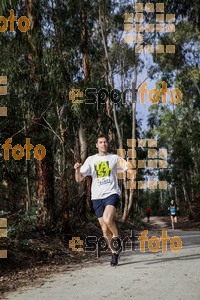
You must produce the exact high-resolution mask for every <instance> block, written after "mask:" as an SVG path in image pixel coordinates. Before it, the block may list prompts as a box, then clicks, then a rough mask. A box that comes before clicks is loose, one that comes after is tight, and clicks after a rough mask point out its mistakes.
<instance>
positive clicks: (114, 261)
mask: <svg viewBox="0 0 200 300" xmlns="http://www.w3.org/2000/svg"><path fill="white" fill-rule="evenodd" d="M118 259H119V253H112V257H111V262H110V265H111V266H112V267H115V266H117V265H118Z"/></svg>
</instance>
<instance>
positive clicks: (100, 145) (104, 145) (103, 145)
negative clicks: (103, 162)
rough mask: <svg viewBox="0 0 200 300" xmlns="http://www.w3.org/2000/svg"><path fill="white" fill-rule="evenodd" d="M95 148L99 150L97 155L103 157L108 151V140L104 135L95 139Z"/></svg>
mask: <svg viewBox="0 0 200 300" xmlns="http://www.w3.org/2000/svg"><path fill="white" fill-rule="evenodd" d="M96 147H97V149H98V150H99V154H102V155H105V154H106V153H107V151H108V139H107V137H106V136H105V135H104V134H100V135H99V136H98V137H97V142H96Z"/></svg>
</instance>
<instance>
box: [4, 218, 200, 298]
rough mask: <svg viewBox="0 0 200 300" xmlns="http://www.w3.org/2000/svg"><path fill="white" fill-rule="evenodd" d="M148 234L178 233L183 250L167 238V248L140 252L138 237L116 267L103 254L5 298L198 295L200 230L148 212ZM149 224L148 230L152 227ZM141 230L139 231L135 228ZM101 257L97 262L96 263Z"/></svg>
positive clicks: (199, 288) (178, 296)
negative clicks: (173, 246) (172, 223)
mask: <svg viewBox="0 0 200 300" xmlns="http://www.w3.org/2000/svg"><path fill="white" fill-rule="evenodd" d="M148 226H149V235H148V237H149V238H150V236H151V235H152V231H153V234H154V235H155V230H156V231H157V230H158V232H157V233H156V235H157V236H158V237H160V235H161V232H160V230H162V229H167V233H168V236H169V237H170V239H171V238H173V237H174V236H179V237H180V239H181V240H182V249H180V250H179V251H178V252H173V251H172V250H171V248H170V247H171V245H170V243H169V242H168V248H167V251H166V252H162V247H161V246H160V248H159V250H158V251H157V252H152V251H150V250H149V249H148V241H147V242H146V244H145V252H144V253H142V252H141V251H140V245H139V241H138V243H136V245H135V250H130V251H126V252H123V253H122V255H121V258H120V262H119V266H118V267H116V268H113V267H110V265H109V262H110V256H109V255H102V257H100V258H97V259H96V262H93V263H89V262H88V263H87V264H85V265H84V267H82V268H80V267H77V269H75V270H74V271H66V270H64V269H63V272H62V274H56V275H54V276H51V277H49V278H47V279H46V280H45V282H43V283H41V284H38V285H37V286H30V287H29V288H24V289H22V290H20V291H17V292H14V293H10V294H8V295H7V296H6V297H5V298H4V299H8V300H11V299H12V300H27V299H31V300H43V299H44V300H45V299H49V300H55V299H58V300H66V299H67V300H68V299H70V300H76V299H77V300H78V299H81V300H93V299H95V300H96V299H97V300H102V299H109V300H116V299H135V300H146V299H148V300H154V299H160V300H162V299H165V300H171V299H175V300H186V299H190V298H192V299H193V300H199V295H200V279H199V278H200V232H197V231H181V230H175V231H174V232H172V231H171V230H170V229H169V225H167V224H166V223H165V222H164V221H162V220H161V219H160V218H159V217H151V222H150V224H149V225H148ZM151 228H152V230H151ZM140 234H141V233H140ZM99 262H100V263H99Z"/></svg>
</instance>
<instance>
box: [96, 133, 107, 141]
mask: <svg viewBox="0 0 200 300" xmlns="http://www.w3.org/2000/svg"><path fill="white" fill-rule="evenodd" d="M101 138H105V139H106V140H107V142H108V138H107V136H106V135H105V134H103V133H101V134H99V135H98V136H97V141H96V142H98V139H101Z"/></svg>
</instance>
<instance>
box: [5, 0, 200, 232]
mask: <svg viewBox="0 0 200 300" xmlns="http://www.w3.org/2000/svg"><path fill="white" fill-rule="evenodd" d="M142 2H143V1H142ZM179 2H180V3H179ZM179 2H177V1H176V3H174V1H165V4H166V9H167V10H169V12H175V13H176V15H177V16H179V17H178V18H177V26H176V32H175V33H173V34H171V35H168V36H167V37H166V36H160V39H161V41H162V39H166V38H167V39H168V40H169V42H170V40H171V41H173V43H174V41H175V44H176V53H175V54H174V55H172V56H169V55H167V54H166V55H154V56H153V60H154V61H153V62H152V65H150V66H149V68H148V70H147V72H148V74H150V75H151V78H153V77H154V79H156V76H157V78H159V79H160V78H162V79H163V80H165V81H167V82H168V85H169V86H170V84H171V85H176V86H177V87H178V88H179V89H180V90H181V91H182V93H183V100H182V102H181V104H180V105H178V106H173V105H172V104H171V105H162V104H159V105H157V106H156V105H154V106H152V107H151V108H150V113H149V118H148V124H149V131H147V132H145V133H143V132H142V128H141V124H140V120H136V119H137V118H136V117H137V114H136V110H137V104H136V103H137V101H136V94H133V97H132V99H131V100H130V101H128V100H127V101H126V103H125V104H124V105H121V104H119V105H116V106H115V105H113V104H112V103H111V101H109V99H108V97H107V102H106V104H102V105H100V107H99V109H98V110H97V107H96V105H86V104H84V103H83V104H74V103H72V102H71V101H70V100H69V92H70V91H71V90H72V88H80V89H81V90H82V91H84V90H85V89H86V88H88V87H95V88H97V90H99V89H100V88H101V87H105V88H107V89H114V88H116V87H117V88H120V90H121V91H123V90H124V89H125V88H127V87H130V86H131V84H132V82H133V88H135V87H138V85H139V84H138V82H137V77H138V70H140V72H141V71H142V68H143V66H144V64H143V57H142V56H141V55H136V54H135V52H134V49H133V48H132V47H129V46H128V45H127V44H125V43H124V41H123V20H124V18H123V14H124V13H125V12H132V10H133V8H132V5H130V3H129V1H112V0H109V1H104V0H101V1H98V2H95V3H94V1H81V0H78V1H76V2H74V1H70V0H68V1H62V0H54V1H53V0H52V1H45V0H42V1H36V0H26V1H2V2H1V15H4V16H8V15H9V10H10V9H11V8H13V9H15V14H16V15H17V16H21V15H26V16H27V17H28V18H29V19H30V20H31V28H30V30H29V31H27V33H21V32H20V31H19V30H18V29H17V28H16V32H15V33H10V32H9V31H6V32H5V33H1V34H0V45H1V47H0V48H1V61H0V67H1V75H6V76H7V77H8V90H9V94H8V95H7V96H1V103H2V104H4V105H7V107H8V117H7V118H3V117H1V119H0V129H1V144H3V143H4V142H5V140H6V139H7V138H10V137H12V138H13V141H12V145H16V144H21V145H24V144H25V140H26V137H29V138H30V139H31V142H32V144H34V145H37V144H42V145H44V146H45V147H46V150H47V155H46V157H45V158H44V159H43V160H42V161H41V162H40V161H37V160H36V159H34V158H33V155H32V157H31V160H30V161H29V160H26V159H25V158H23V159H22V160H20V161H16V160H14V159H10V160H9V161H5V160H4V158H3V152H2V150H1V169H0V179H1V180H0V190H1V196H0V197H1V198H0V205H1V210H3V211H6V212H12V213H14V212H18V211H19V210H22V211H27V210H30V209H31V208H34V213H35V215H36V216H37V225H38V226H39V227H43V228H44V227H50V226H56V227H59V229H60V230H63V231H65V232H67V231H69V224H70V222H72V220H75V219H76V218H77V219H79V220H83V219H84V218H87V217H88V212H89V211H90V201H89V200H90V192H89V191H90V180H89V179H87V180H86V181H85V182H83V183H82V184H81V185H79V186H78V185H77V184H76V183H75V181H74V170H73V165H74V162H75V161H77V160H79V161H84V160H85V158H86V156H87V155H90V154H92V153H94V152H95V141H96V136H97V134H98V133H100V132H104V133H105V134H107V135H108V136H109V140H110V145H111V150H112V151H113V152H114V153H116V150H117V149H118V148H123V147H124V146H125V145H126V140H127V139H128V138H139V137H144V136H146V137H155V136H156V137H157V138H158V142H159V146H160V147H161V146H166V147H167V148H168V153H169V166H170V167H169V169H168V170H167V171H165V172H160V173H159V176H160V178H167V181H168V182H169V183H170V186H169V190H168V191H167V192H163V191H162V192H159V191H156V192H155V193H153V192H151V193H150V191H146V192H144V191H137V192H136V191H131V192H130V193H127V194H125V195H124V197H123V199H122V211H121V217H122V216H123V219H124V220H126V219H127V218H128V216H129V215H130V214H132V215H134V216H135V215H137V214H140V212H141V211H143V210H144V207H145V206H146V204H151V203H152V206H153V207H154V206H155V210H154V211H155V213H156V212H158V211H160V208H159V206H160V207H165V206H166V205H165V204H166V203H167V201H168V200H169V198H170V197H177V200H178V201H180V202H181V203H182V204H181V203H180V204H181V205H182V206H183V208H184V207H188V209H189V212H190V213H191V214H192V212H193V211H192V205H193V202H195V201H196V202H197V200H198V199H199V198H198V186H199V180H200V175H199V165H200V160H199V140H200V139H199V108H200V106H199V101H198V99H199V90H200V89H199V80H200V78H199V56H198V50H199V29H198V28H199V27H198V24H199V19H198V14H197V11H198V10H199V4H198V2H195V1H194V2H190V4H186V3H185V4H183V3H182V2H181V1H179ZM194 5H195V7H196V9H195V10H194ZM185 28H187V30H185ZM153 65H154V67H156V70H157V73H156V72H152V66H153ZM152 74H153V75H152ZM158 84H159V82H158ZM139 155H141V157H142V156H143V153H142V152H141V153H140V154H139ZM140 176H141V178H143V177H144V174H143V173H141V174H140ZM145 199H146V200H145ZM198 201H199V200H198ZM154 203H157V204H156V205H154Z"/></svg>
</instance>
